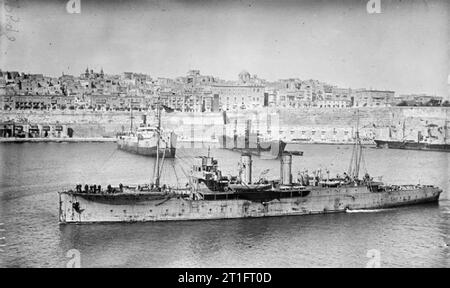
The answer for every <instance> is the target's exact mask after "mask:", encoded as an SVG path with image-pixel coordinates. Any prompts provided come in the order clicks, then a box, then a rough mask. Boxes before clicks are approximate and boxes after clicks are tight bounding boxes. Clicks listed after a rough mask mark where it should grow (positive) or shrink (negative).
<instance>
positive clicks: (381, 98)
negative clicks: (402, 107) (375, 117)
mask: <svg viewBox="0 0 450 288" xmlns="http://www.w3.org/2000/svg"><path fill="white" fill-rule="evenodd" d="M394 94H395V92H394V91H385V90H366V89H357V90H354V91H353V92H352V97H353V107H388V106H391V105H392V104H393V103H394Z"/></svg>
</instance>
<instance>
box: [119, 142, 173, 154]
mask: <svg viewBox="0 0 450 288" xmlns="http://www.w3.org/2000/svg"><path fill="white" fill-rule="evenodd" d="M117 148H118V149H119V150H123V151H126V152H130V153H134V154H138V155H143V156H148V157H156V155H157V150H158V149H157V148H156V146H150V147H145V146H139V145H132V144H129V143H118V144H117ZM175 153H176V148H163V149H159V155H160V156H162V155H165V156H164V157H166V158H175Z"/></svg>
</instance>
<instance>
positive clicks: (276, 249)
mask: <svg viewBox="0 0 450 288" xmlns="http://www.w3.org/2000/svg"><path fill="white" fill-rule="evenodd" d="M300 149H301V150H302V151H304V156H303V157H295V158H294V164H293V170H294V173H296V172H297V171H298V170H300V169H304V168H306V169H308V170H309V171H312V170H313V169H317V168H322V169H325V168H328V169H329V170H330V171H331V174H332V175H335V174H336V173H340V174H342V172H343V171H345V170H347V169H348V164H349V161H350V156H351V146H345V145H342V146H339V145H302V146H300ZM207 150H208V149H207V148H195V149H180V150H179V151H178V155H179V156H180V157H181V159H177V160H167V161H166V162H165V170H164V177H163V179H162V181H163V182H170V183H172V184H173V185H177V184H178V185H184V184H185V183H186V178H185V176H184V175H185V174H186V173H189V170H190V167H189V164H190V163H191V162H192V161H191V160H192V157H191V156H192V155H206V153H207ZM211 154H212V155H213V156H214V157H216V158H217V159H218V160H219V166H220V167H221V169H222V170H223V171H224V172H225V173H226V174H228V173H230V174H236V172H235V171H237V162H238V160H239V154H238V153H234V152H231V151H224V150H219V149H211ZM153 161H154V159H151V158H146V157H142V156H138V155H133V154H128V153H126V152H123V151H119V150H117V149H116V146H115V144H113V143H70V144H67V143H66V144H64V143H24V144H0V266H3V267H65V266H66V263H67V262H68V261H69V260H70V258H68V257H67V256H66V253H67V252H68V251H69V250H71V249H77V250H78V251H80V256H81V265H82V266H83V267H105V266H106V267H215V266H217V267H234V266H238V267H323V266H326V267H341V266H350V267H365V266H366V264H367V262H368V261H369V260H370V259H369V258H368V256H367V253H368V251H369V250H372V249H376V250H378V251H379V252H380V262H381V266H382V267H407V266H412V267H450V260H449V256H450V254H449V253H450V248H449V246H448V245H449V244H450V243H449V242H450V241H449V240H450V238H449V231H450V214H449V213H450V201H448V200H447V199H450V197H449V191H450V176H449V175H450V171H449V170H450V154H449V153H439V152H423V151H402V150H380V149H373V148H367V149H365V159H364V161H363V162H364V163H363V164H364V165H363V166H365V167H366V168H367V170H368V172H369V173H370V174H371V176H374V177H375V178H376V177H377V176H380V175H383V179H382V180H383V181H384V182H386V183H398V184H407V183H411V184H417V183H421V184H434V185H438V186H440V187H441V188H443V189H444V193H443V194H442V195H441V201H440V202H439V204H427V205H419V206H411V207H405V208H398V209H388V210H383V211H370V212H364V213H342V214H333V215H314V216H296V217H295V216H291V217H273V218H261V219H236V220H215V221H186V222H156V223H133V224H120V223H119V224H91V225H59V224H58V203H57V201H58V198H57V194H56V192H57V191H58V190H60V189H64V188H68V187H72V186H73V185H75V184H77V183H86V182H87V183H90V184H101V185H102V186H103V187H106V185H107V184H109V183H111V184H114V185H118V184H119V183H124V184H128V183H129V184H134V183H136V184H139V183H146V182H148V181H149V180H150V179H151V176H152V169H153ZM267 168H269V169H270V172H269V177H277V176H278V173H279V162H278V161H272V160H259V159H257V158H256V159H254V177H255V178H256V177H258V175H259V174H260V173H261V171H262V170H264V169H267ZM294 177H295V174H294ZM3 237H4V238H3Z"/></svg>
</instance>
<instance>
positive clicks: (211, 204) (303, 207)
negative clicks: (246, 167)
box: [59, 186, 442, 223]
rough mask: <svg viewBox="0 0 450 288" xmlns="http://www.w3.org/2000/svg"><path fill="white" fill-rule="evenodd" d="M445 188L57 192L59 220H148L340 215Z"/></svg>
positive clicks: (413, 200) (417, 199)
mask: <svg viewBox="0 0 450 288" xmlns="http://www.w3.org/2000/svg"><path fill="white" fill-rule="evenodd" d="M441 192H442V190H440V189H438V188H436V187H426V186H424V187H421V188H416V189H410V190H400V191H389V192H370V191H369V190H368V188H367V187H346V188H314V187H313V189H311V191H310V193H307V195H306V196H304V197H292V198H278V199H272V200H270V201H250V200H247V199H229V200H193V199H190V198H189V197H183V196H177V197H173V196H172V197H171V196H164V195H155V196H153V195H148V194H147V195H133V196H130V195H103V194H98V195H83V194H79V193H73V192H59V204H60V211H59V212H60V213H59V216H60V219H59V220H60V223H93V222H145V221H174V220H208V219H233V218H249V217H271V216H290V215H292V216H294V215H309V214H324V213H338V212H345V211H347V210H361V209H383V208H390V207H397V206H406V205H414V204H421V203H428V202H437V201H438V199H439V195H440V193H441Z"/></svg>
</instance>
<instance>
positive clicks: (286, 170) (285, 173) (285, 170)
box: [280, 153, 292, 185]
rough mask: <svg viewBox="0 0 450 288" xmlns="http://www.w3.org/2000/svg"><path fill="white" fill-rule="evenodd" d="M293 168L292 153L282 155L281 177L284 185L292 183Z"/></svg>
mask: <svg viewBox="0 0 450 288" xmlns="http://www.w3.org/2000/svg"><path fill="white" fill-rule="evenodd" d="M291 169H292V155H291V154H288V153H286V154H283V155H281V167H280V177H281V184H282V185H291V184H292V173H291Z"/></svg>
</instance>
